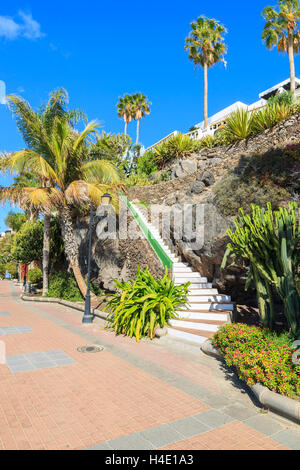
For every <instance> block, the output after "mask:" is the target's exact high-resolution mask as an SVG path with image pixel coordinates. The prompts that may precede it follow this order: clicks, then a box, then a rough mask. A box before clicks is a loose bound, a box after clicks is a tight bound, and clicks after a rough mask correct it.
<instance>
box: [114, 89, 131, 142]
mask: <svg viewBox="0 0 300 470" xmlns="http://www.w3.org/2000/svg"><path fill="white" fill-rule="evenodd" d="M117 109H118V116H119V117H120V118H121V119H123V120H124V122H125V129H124V134H125V135H127V125H128V124H129V123H130V121H131V120H132V97H131V96H130V95H125V96H123V97H122V98H119V102H118V104H117Z"/></svg>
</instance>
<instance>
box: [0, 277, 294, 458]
mask: <svg viewBox="0 0 300 470" xmlns="http://www.w3.org/2000/svg"><path fill="white" fill-rule="evenodd" d="M19 294H20V293H19V291H17V290H16V288H15V287H14V286H13V284H12V283H11V282H8V281H1V282H0V329H2V330H1V331H5V330H6V331H7V327H9V328H13V327H15V328H16V327H18V328H19V329H20V325H26V328H25V330H24V333H22V329H21V330H19V329H18V330H10V329H9V330H8V331H9V332H10V334H2V335H1V338H0V341H4V342H5V347H6V356H7V358H8V360H7V364H2V365H0V449H86V448H92V449H116V450H121V449H136V450H140V449H161V448H164V449H180V450H184V449H297V448H299V449H300V432H299V430H298V429H297V426H296V425H294V424H289V423H288V422H287V421H286V420H280V419H277V418H276V417H274V416H273V415H270V414H268V415H265V414H262V413H261V412H260V411H261V410H260V409H259V408H257V407H255V406H254V405H251V406H250V404H249V402H246V401H245V399H244V398H243V397H242V394H241V392H240V391H239V390H235V391H233V392H232V393H233V394H234V395H233V396H234V397H239V396H240V395H241V400H240V401H236V400H234V403H233V402H232V400H231V398H230V397H229V396H226V394H224V388H223V383H222V380H220V377H219V376H218V375H216V373H215V371H214V370H213V367H214V366H213V364H214V362H211V361H212V360H211V359H210V358H206V357H205V358H202V359H201V360H198V357H197V356H194V360H193V356H192V355H188V354H184V353H183V352H181V351H180V349H179V350H178V351H177V350H174V348H173V349H172V348H168V347H167V346H163V345H162V344H159V345H158V344H157V343H155V342H154V343H150V342H141V343H139V344H137V343H136V342H135V341H132V340H130V339H127V338H123V337H115V336H114V335H113V334H112V333H110V332H108V331H104V330H103V328H102V327H101V325H99V324H97V323H95V324H93V325H89V326H84V325H82V324H81V315H80V314H79V313H76V312H75V311H74V310H70V309H67V308H65V307H63V306H61V305H55V304H38V303H28V302H27V303H26V302H23V301H21V300H20V298H19ZM1 312H8V313H10V316H7V315H5V316H1ZM3 328H4V330H3ZM30 329H31V330H32V331H31V330H30ZM14 331H15V334H14ZM20 331H21V332H20ZM86 344H102V345H103V346H104V351H103V352H100V353H95V354H88V353H80V352H78V351H77V348H78V347H80V346H83V345H86ZM49 351H51V352H52V356H51V354H50V356H51V358H50V356H49ZM59 351H62V352H63V353H64V356H63V358H64V359H65V357H67V362H66V365H61V363H55V362H54V363H51V364H50V365H49V363H48V362H47V361H45V358H47V360H50V359H51V360H53V361H55V358H56V357H57V354H61V353H59ZM53 352H54V353H55V354H54V356H53ZM32 353H44V354H42V355H41V354H34V355H33V356H32ZM17 355H22V357H25V358H26V360H29V362H30V363H31V364H34V365H35V368H34V369H33V370H30V369H29V368H28V370H26V371H20V372H19V368H18V367H16V368H15V369H13V370H11V369H10V368H9V364H10V361H12V358H11V356H15V358H16V357H17ZM199 355H200V352H199ZM32 358H34V360H33V359H32ZM49 358H50V359H49ZM68 358H69V359H70V360H68ZM35 361H36V362H35ZM13 362H14V364H16V362H18V359H15V361H13ZM44 365H45V367H43V366H44ZM227 387H231V385H228V384H227ZM228 389H229V388H228Z"/></svg>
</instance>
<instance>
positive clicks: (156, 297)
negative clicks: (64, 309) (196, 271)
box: [105, 267, 189, 342]
mask: <svg viewBox="0 0 300 470" xmlns="http://www.w3.org/2000/svg"><path fill="white" fill-rule="evenodd" d="M115 284H116V287H117V288H118V289H119V292H118V293H116V294H114V295H113V297H112V299H111V300H110V301H109V302H108V304H107V306H106V307H105V308H108V309H109V310H110V313H109V315H108V317H107V324H106V328H112V329H114V331H115V333H116V334H117V335H119V334H124V335H126V336H130V337H131V338H132V337H133V336H135V338H136V340H137V341H138V342H139V341H140V339H141V337H143V336H147V335H148V336H149V337H150V338H151V339H152V338H153V337H154V332H155V329H156V328H157V327H161V328H163V327H164V326H165V325H166V324H168V322H169V320H170V319H171V318H176V317H177V313H176V310H177V311H178V310H180V306H182V304H185V303H186V302H187V293H188V286H189V283H187V284H184V285H181V286H175V284H174V282H173V281H172V280H171V279H170V278H169V274H168V269H166V271H165V275H164V277H163V278H162V279H154V277H153V276H152V275H151V273H150V271H149V269H148V267H147V268H146V269H145V270H144V271H143V270H141V269H140V268H139V267H138V273H137V277H136V279H135V281H129V282H118V281H115Z"/></svg>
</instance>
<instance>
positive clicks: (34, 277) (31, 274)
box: [27, 268, 43, 284]
mask: <svg viewBox="0 0 300 470" xmlns="http://www.w3.org/2000/svg"><path fill="white" fill-rule="evenodd" d="M27 279H28V281H29V282H30V283H31V284H40V282H41V281H42V279H43V273H42V271H41V270H40V268H33V269H30V270H29V271H28V273H27Z"/></svg>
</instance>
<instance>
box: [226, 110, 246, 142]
mask: <svg viewBox="0 0 300 470" xmlns="http://www.w3.org/2000/svg"><path fill="white" fill-rule="evenodd" d="M252 119H253V115H252V114H251V113H250V112H249V111H248V109H243V108H239V109H238V110H237V111H235V112H234V113H232V114H231V115H230V116H229V118H228V119H227V123H226V128H225V130H224V132H225V134H226V136H227V137H228V139H230V141H236V140H243V139H247V138H248V137H249V136H250V135H251V133H252Z"/></svg>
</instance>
